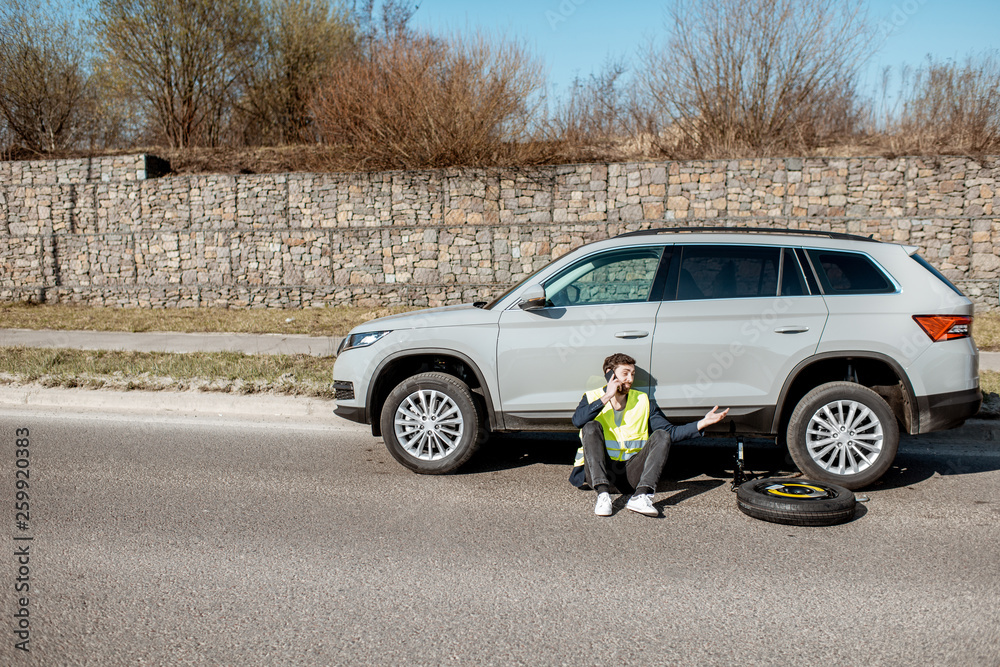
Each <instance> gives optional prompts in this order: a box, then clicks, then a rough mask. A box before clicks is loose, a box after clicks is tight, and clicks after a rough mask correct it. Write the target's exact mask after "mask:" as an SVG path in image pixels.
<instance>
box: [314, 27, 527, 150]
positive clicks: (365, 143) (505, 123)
mask: <svg viewBox="0 0 1000 667" xmlns="http://www.w3.org/2000/svg"><path fill="white" fill-rule="evenodd" d="M542 82H543V79H542V76H541V67H540V65H539V64H538V62H537V61H536V60H535V59H534V58H533V57H532V56H531V55H530V54H529V53H528V51H527V50H526V49H525V48H524V47H523V46H521V45H520V44H518V43H516V42H513V41H510V40H507V39H503V38H489V37H487V36H485V35H483V34H477V35H474V36H472V37H469V38H458V37H456V38H451V39H448V40H439V39H434V38H430V37H423V36H414V35H396V36H394V37H392V38H391V39H388V38H387V39H386V40H385V41H383V42H381V43H379V44H378V45H376V46H375V47H373V48H372V49H371V50H370V55H368V56H367V57H359V58H356V59H354V60H351V61H349V62H347V63H346V64H343V65H340V66H338V68H337V69H334V70H333V71H331V72H330V73H329V76H328V77H327V78H326V79H325V81H324V82H323V83H322V85H321V86H320V89H319V93H318V95H317V96H316V99H315V100H314V103H313V113H314V115H315V118H316V125H317V128H318V130H319V134H320V136H321V137H322V140H323V141H324V142H325V143H326V144H329V145H331V146H335V147H337V148H338V149H341V150H342V155H343V160H344V162H346V163H350V165H353V167H354V168H361V169H416V168H429V167H447V166H452V165H468V166H487V165H510V164H518V163H523V162H524V161H525V160H529V161H530V159H531V158H530V151H528V149H526V147H525V145H524V144H523V139H524V138H525V137H526V135H527V133H528V131H529V126H530V125H531V123H532V122H533V113H534V108H533V106H532V104H531V100H532V99H533V98H534V97H535V96H536V93H537V91H538V90H539V88H540V87H541V85H542ZM350 165H349V166H350Z"/></svg>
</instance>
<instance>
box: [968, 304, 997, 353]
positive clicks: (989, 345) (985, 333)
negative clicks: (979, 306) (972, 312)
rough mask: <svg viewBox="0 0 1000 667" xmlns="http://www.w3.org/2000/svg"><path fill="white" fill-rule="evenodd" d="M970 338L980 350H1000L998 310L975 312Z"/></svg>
mask: <svg viewBox="0 0 1000 667" xmlns="http://www.w3.org/2000/svg"><path fill="white" fill-rule="evenodd" d="M972 338H973V340H975V341H976V345H977V346H978V347H979V349H980V350H985V351H987V352H1000V312H989V313H976V317H975V318H974V319H973V321H972Z"/></svg>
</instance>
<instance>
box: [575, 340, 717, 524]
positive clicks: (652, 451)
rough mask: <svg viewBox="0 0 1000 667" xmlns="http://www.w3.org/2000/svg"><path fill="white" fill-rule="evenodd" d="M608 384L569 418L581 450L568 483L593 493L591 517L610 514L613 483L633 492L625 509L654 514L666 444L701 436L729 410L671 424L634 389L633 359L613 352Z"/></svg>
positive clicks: (607, 370) (585, 398)
mask: <svg viewBox="0 0 1000 667" xmlns="http://www.w3.org/2000/svg"><path fill="white" fill-rule="evenodd" d="M604 373H605V377H607V378H608V384H607V386H606V387H604V388H602V389H594V390H593V391H588V392H587V393H586V394H584V395H583V398H582V399H581V400H580V405H579V406H578V407H577V408H576V413H575V414H574V415H573V426H576V427H577V428H579V429H581V430H580V439H581V440H582V441H583V447H581V448H580V449H579V451H577V455H576V462H575V463H574V468H573V473H572V474H571V475H570V482H572V483H573V484H574V485H575V486H578V487H582V486H583V485H584V484H585V483H586V484H588V485H590V486H591V487H592V488H593V489H594V490H596V491H597V504H596V505H595V506H594V514H596V515H598V516H610V515H611V495H610V494H609V493H608V488H609V487H610V485H611V484H614V485H615V487H616V488H617V489H618V490H619V491H620V492H623V493H624V492H626V489H631V490H634V494H633V495H632V497H631V498H630V499H629V501H628V504H627V505H626V506H625V507H627V508H628V509H630V510H632V511H633V512H639V513H640V514H645V515H647V516H658V515H659V511H658V510H657V509H656V507H654V506H653V494H654V493H655V491H656V483H657V482H658V481H659V480H660V473H661V472H662V471H663V466H664V464H666V462H667V456H668V455H669V453H670V444H671V443H672V442H678V441H680V440H686V439H688V438H696V437H699V436H700V435H701V431H702V429H704V428H705V427H707V426H711V425H712V424H715V423H718V422H720V421H722V419H723V418H725V416H726V415H727V414H729V408H726V409H725V410H723V411H722V412H716V410H718V409H719V406H715V407H714V408H712V409H711V410H710V411H709V412H708V413H707V414H706V415H705V416H704V417H703V418H702V419H701V420H700V421H698V422H697V423H691V424H684V425H682V426H675V425H673V424H671V423H670V421H669V420H668V419H667V417H666V415H664V414H663V411H662V410H660V408H659V407H658V406H657V405H656V404H655V403H652V404H651V403H650V401H649V396H647V395H646V394H645V393H644V392H641V391H638V390H635V389H632V382H633V381H634V379H635V359H633V358H632V357H630V356H628V355H627V354H621V353H616V354H612V355H611V356H610V357H608V358H607V359H605V360H604Z"/></svg>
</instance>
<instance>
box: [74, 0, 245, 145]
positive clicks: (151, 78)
mask: <svg viewBox="0 0 1000 667" xmlns="http://www.w3.org/2000/svg"><path fill="white" fill-rule="evenodd" d="M94 26H95V28H96V31H97V35H98V37H99V39H100V42H101V45H102V47H103V50H104V54H105V57H106V58H107V62H108V68H109V69H110V70H113V71H116V72H117V77H116V78H117V79H118V80H119V81H120V82H121V84H122V85H123V86H125V87H127V88H128V90H129V91H130V92H131V94H132V95H133V96H134V97H135V98H136V99H138V100H141V101H142V102H144V104H145V105H146V111H147V114H148V115H149V118H150V120H151V122H153V123H154V124H155V125H156V127H157V128H158V129H159V131H160V132H162V135H163V137H164V138H165V140H166V141H167V142H168V143H169V145H170V146H171V147H175V148H183V147H188V146H193V145H215V144H217V143H218V142H219V140H220V138H221V135H222V132H223V129H224V127H225V124H226V122H227V121H228V120H229V118H230V114H231V111H232V105H233V100H234V97H235V96H236V95H237V93H238V91H237V88H238V84H239V82H240V81H242V80H244V79H245V75H246V73H247V71H248V70H249V69H250V68H252V67H253V66H254V64H255V63H256V61H257V58H258V57H259V51H260V44H261V29H262V28H261V26H262V18H261V11H260V6H259V2H258V0H100V3H99V4H98V9H97V17H96V19H95V21H94Z"/></svg>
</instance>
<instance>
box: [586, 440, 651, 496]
mask: <svg viewBox="0 0 1000 667" xmlns="http://www.w3.org/2000/svg"><path fill="white" fill-rule="evenodd" d="M669 454H670V435H669V434H668V433H667V432H666V431H662V430H658V431H653V432H652V433H651V434H650V435H649V440H647V441H646V444H645V445H643V447H642V449H641V450H640V451H639V453H638V454H636V455H635V456H633V457H632V458H630V459H629V460H628V461H613V460H611V457H610V456H608V450H607V448H606V447H605V446H604V428H603V427H602V426H601V425H600V424H599V423H597V422H588V423H587V424H585V425H584V427H583V456H584V459H585V465H584V468H585V474H586V476H587V484H589V485H590V487H591V488H597V485H598V484H607V485H609V486H612V485H613V486H614V487H615V488H616V489H618V491H619V492H620V493H631V492H633V491H635V490H636V489H637V488H638V487H640V486H646V487H649V488H650V489H652V490H653V491H656V483H657V482H659V481H660V474H661V473H662V472H663V466H664V465H666V463H667V456H669Z"/></svg>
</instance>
